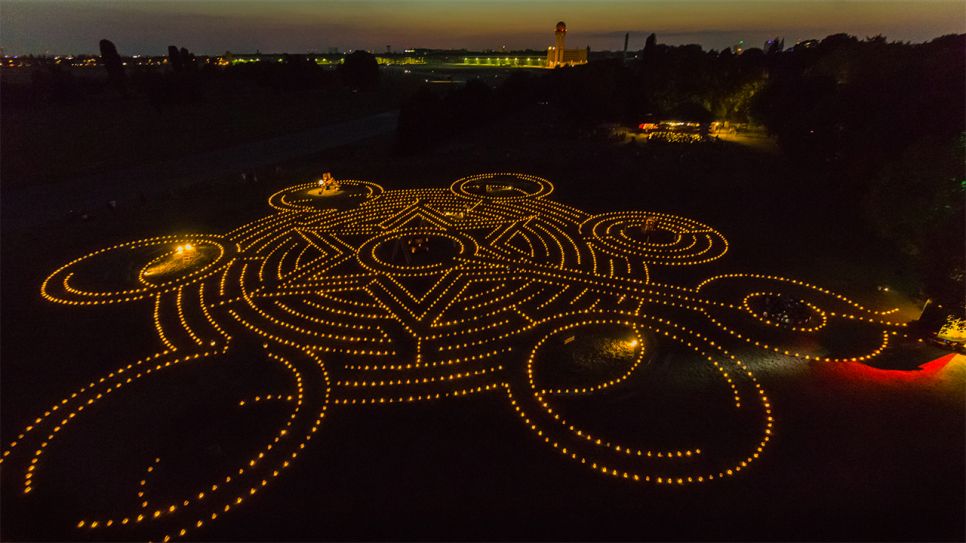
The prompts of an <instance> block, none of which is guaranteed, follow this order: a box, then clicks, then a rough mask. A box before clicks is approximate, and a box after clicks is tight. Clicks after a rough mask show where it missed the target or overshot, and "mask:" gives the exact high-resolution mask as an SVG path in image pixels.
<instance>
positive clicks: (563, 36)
mask: <svg viewBox="0 0 966 543" xmlns="http://www.w3.org/2000/svg"><path fill="white" fill-rule="evenodd" d="M553 35H554V44H553V45H551V46H550V47H548V48H547V68H557V67H559V66H573V65H575V64H585V63H586V62H587V50H586V49H572V50H570V51H568V50H567V24H566V23H564V22H563V21H560V22H558V23H557V28H556V29H555V30H554V32H553Z"/></svg>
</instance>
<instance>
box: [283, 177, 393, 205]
mask: <svg viewBox="0 0 966 543" xmlns="http://www.w3.org/2000/svg"><path fill="white" fill-rule="evenodd" d="M381 194H382V187H380V186H379V185H377V184H375V183H372V182H369V181H360V180H356V179H347V180H343V181H340V182H339V188H338V189H329V190H325V188H324V187H320V186H319V183H318V182H315V183H303V184H301V185H295V186H293V187H288V188H286V189H283V190H280V191H278V192H276V193H275V194H272V195H271V196H269V198H268V205H270V206H272V207H273V208H274V209H277V210H279V211H321V210H325V209H346V208H348V207H355V206H358V205H360V204H362V203H363V202H368V201H372V200H375V199H376V198H379V196H380V195H381Z"/></svg>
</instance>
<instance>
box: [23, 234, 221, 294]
mask: <svg viewBox="0 0 966 543" xmlns="http://www.w3.org/2000/svg"><path fill="white" fill-rule="evenodd" d="M237 250H238V248H237V246H234V245H233V244H231V243H227V242H225V240H223V239H222V238H220V237H218V236H212V235H189V236H161V237H154V238H148V239H144V240H140V241H134V242H129V243H121V244H118V245H114V246H112V247H108V248H106V249H101V250H98V251H95V252H93V253H90V254H88V255H85V256H82V257H80V258H77V259H74V260H72V261H70V262H68V263H67V264H65V265H64V266H61V267H60V268H58V269H57V270H55V271H54V272H53V273H51V274H50V276H48V277H47V278H46V279H45V280H44V282H43V284H42V285H41V287H40V292H41V295H42V296H43V297H44V298H46V299H47V300H49V301H52V302H60V303H66V304H78V305H85V304H86V305H89V304H102V303H118V302H129V301H133V300H138V299H142V298H145V297H149V296H154V295H158V294H161V293H165V292H169V291H172V290H175V289H178V288H181V287H183V286H185V285H189V284H191V283H195V282H198V281H201V280H204V279H205V278H207V277H210V276H211V275H213V274H215V273H217V272H218V271H219V269H220V268H222V267H223V266H225V265H226V264H227V263H228V262H229V261H230V260H231V259H232V258H234V256H235V254H236V253H237ZM101 261H108V262H111V263H113V264H115V270H112V271H117V272H118V273H117V274H115V275H114V276H112V277H109V278H108V280H107V281H105V280H104V279H103V274H96V273H91V272H92V271H95V270H96V269H97V268H98V267H99V265H100V263H101ZM123 262H127V263H128V264H129V265H128V272H129V273H127V274H124V273H123V272H124V270H123V269H121V267H120V266H116V264H120V263H123ZM98 275H100V276H101V278H98V277H97V276H98ZM97 279H100V280H99V281H98V280H97ZM97 282H100V283H101V284H95V283H97Z"/></svg>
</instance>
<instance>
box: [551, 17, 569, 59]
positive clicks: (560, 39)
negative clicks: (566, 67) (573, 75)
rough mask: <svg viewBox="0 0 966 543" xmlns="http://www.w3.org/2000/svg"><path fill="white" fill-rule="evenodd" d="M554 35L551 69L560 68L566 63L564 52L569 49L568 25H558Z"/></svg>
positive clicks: (561, 22) (561, 23)
mask: <svg viewBox="0 0 966 543" xmlns="http://www.w3.org/2000/svg"><path fill="white" fill-rule="evenodd" d="M553 35H554V38H555V39H554V48H553V52H554V55H553V65H552V66H551V68H554V67H557V66H560V65H562V64H563V61H564V51H565V50H566V49H567V24H566V23H564V22H563V21H560V22H559V23H557V29H556V30H555V31H554V33H553Z"/></svg>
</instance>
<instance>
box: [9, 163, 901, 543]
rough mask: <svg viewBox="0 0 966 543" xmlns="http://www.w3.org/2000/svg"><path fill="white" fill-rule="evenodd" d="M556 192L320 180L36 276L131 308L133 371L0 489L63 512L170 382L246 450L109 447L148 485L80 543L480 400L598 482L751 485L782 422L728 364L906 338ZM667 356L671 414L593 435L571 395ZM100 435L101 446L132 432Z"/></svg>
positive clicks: (721, 245)
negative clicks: (138, 332) (79, 442)
mask: <svg viewBox="0 0 966 543" xmlns="http://www.w3.org/2000/svg"><path fill="white" fill-rule="evenodd" d="M552 192H553V185H552V184H551V183H550V182H549V181H547V180H545V179H541V178H539V177H535V176H531V175H524V174H510V173H493V174H481V175H474V176H471V177H466V178H463V179H459V180H457V181H456V182H454V183H453V184H452V185H451V186H450V187H448V188H430V189H415V190H385V189H383V188H382V187H380V186H379V185H377V184H375V183H371V182H368V181H341V183H339V184H338V186H337V187H329V186H324V187H321V186H320V185H319V184H316V183H309V184H304V185H297V186H293V187H290V188H287V189H285V190H282V191H280V192H277V193H275V194H273V195H272V196H271V197H270V198H269V200H268V204H269V206H270V207H271V208H272V212H271V213H270V214H268V215H266V216H264V217H263V218H260V219H258V220H255V221H253V222H251V223H249V224H246V225H244V226H240V227H238V228H236V229H234V230H232V231H230V232H227V233H224V234H220V235H219V234H205V233H199V234H194V235H178V236H160V237H155V238H149V239H143V240H138V241H132V242H129V243H124V244H120V245H116V246H113V247H106V248H102V249H98V250H96V251H94V252H92V253H90V254H87V255H85V256H81V257H80V258H76V259H74V260H71V261H69V262H67V263H66V264H64V265H63V266H62V267H60V268H58V269H56V270H55V271H53V273H51V274H50V275H49V276H48V277H47V278H46V279H45V280H44V281H43V284H42V285H41V287H40V293H41V295H42V296H43V297H44V298H45V299H46V300H49V301H50V302H54V303H59V304H64V305H67V306H84V307H76V308H71V309H73V310H75V311H77V312H78V314H80V313H81V312H95V311H96V310H97V309H96V308H92V307H87V306H98V305H102V304H130V305H131V307H132V314H133V313H137V314H139V315H142V317H143V318H145V325H146V327H148V329H149V328H150V322H151V321H153V331H152V332H151V333H150V334H146V335H145V340H144V353H145V354H144V356H143V357H142V358H140V359H137V360H131V361H120V362H119V363H118V364H117V365H116V367H115V369H113V370H112V371H110V372H108V373H106V374H104V375H98V376H94V377H93V378H92V379H91V380H90V382H89V383H87V384H85V385H84V386H81V387H80V388H77V389H76V390H72V391H69V392H66V393H65V395H64V396H63V397H62V398H55V399H53V398H52V399H51V400H52V401H51V403H50V404H49V406H48V407H47V408H46V409H43V410H42V411H41V412H39V413H37V415H36V417H35V418H33V419H32V420H31V421H30V422H29V424H28V425H27V426H26V427H25V428H23V429H22V431H20V432H18V434H19V435H16V438H15V439H12V440H9V441H8V442H6V443H5V444H4V450H3V459H2V461H3V466H2V467H3V470H4V476H5V478H10V477H17V478H18V483H17V484H18V486H19V488H20V490H21V491H22V493H24V494H26V496H25V497H24V499H38V500H40V499H43V500H52V501H51V502H50V503H49V504H48V505H49V506H50V507H62V505H61V504H58V503H57V502H56V496H54V497H51V496H43V495H42V493H43V489H44V487H45V484H47V483H48V481H53V480H55V479H57V478H59V477H68V476H71V474H72V473H73V471H74V469H75V468H78V466H76V465H73V464H71V458H73V457H72V456H71V453H70V452H69V451H71V450H72V449H71V447H72V445H71V443H72V440H74V439H76V438H77V437H78V436H79V435H80V434H81V433H82V425H83V424H85V423H84V421H85V419H88V418H90V419H94V418H101V419H103V420H104V421H106V424H107V425H108V426H107V427H108V428H110V432H113V433H117V432H122V431H126V430H124V429H131V430H130V431H135V430H141V431H145V432H150V428H140V426H139V424H138V423H137V421H135V422H134V423H131V422H130V421H129V420H127V419H129V418H130V417H131V416H132V415H131V411H130V410H128V409H127V408H125V407H124V406H125V405H128V404H130V405H136V404H137V405H143V404H144V403H146V402H148V401H149V398H151V397H152V396H151V395H152V390H153V389H155V388H156V387H169V388H170V389H171V390H176V391H182V393H183V401H184V402H209V403H210V404H211V405H208V404H204V405H208V407H205V409H204V410H199V411H198V413H197V416H196V417H192V418H191V420H187V419H186V420H184V421H182V422H178V423H177V424H183V425H184V426H185V427H192V428H193V426H192V425H194V424H197V423H198V421H199V420H204V419H205V418H206V417H221V419H223V420H229V419H232V420H241V421H242V423H241V424H243V426H244V427H245V428H246V431H245V432H242V434H244V435H240V436H239V435H233V436H232V437H231V438H230V439H234V440H236V441H237V447H234V448H228V447H220V448H219V450H217V451H216V452H215V453H212V454H208V455H207V456H205V455H201V454H199V455H195V456H192V453H191V451H192V448H191V440H192V438H197V439H200V436H199V434H203V433H204V432H194V433H193V434H191V435H187V436H186V437H185V438H184V441H179V442H176V443H167V444H159V445H157V447H158V450H154V449H150V450H148V448H147V447H144V446H138V447H134V446H131V447H130V450H125V451H122V452H120V453H117V454H123V456H124V457H125V458H131V457H137V462H138V463H139V465H140V468H139V470H140V471H139V472H136V473H128V472H127V471H125V470H120V469H119V470H117V471H116V472H115V473H111V474H108V476H106V477H104V480H101V481H98V482H97V485H95V486H92V487H91V488H90V493H91V494H92V495H93V497H92V498H91V500H90V501H89V502H86V503H84V504H83V505H77V504H74V505H75V506H76V507H78V508H79V509H78V510H77V511H72V512H71V514H73V515H74V516H73V519H72V520H71V521H70V522H71V525H72V526H74V527H75V528H76V530H77V531H78V536H79V537H80V536H81V534H82V533H83V532H88V533H90V532H91V531H97V532H96V534H92V535H88V536H85V537H98V538H101V537H105V538H119V539H130V538H139V537H143V538H156V539H163V540H165V541H167V540H169V539H171V538H174V539H177V538H181V537H189V536H191V535H192V533H193V532H194V531H195V530H198V529H203V528H204V527H205V526H206V525H208V524H210V523H212V522H221V521H222V520H225V522H230V521H231V516H232V515H231V513H232V512H233V511H235V510H236V509H241V508H246V507H250V506H252V504H253V503H254V504H256V505H255V507H257V502H258V498H259V495H260V494H262V493H266V492H271V488H272V484H273V481H275V479H276V478H279V477H284V476H285V475H286V473H287V470H288V469H290V468H291V467H292V466H294V465H297V464H296V463H297V462H312V460H313V450H314V449H317V448H321V447H338V446H340V445H339V444H338V443H333V442H329V441H327V439H326V437H325V436H326V422H327V421H328V420H330V419H332V418H334V417H338V416H339V415H340V413H342V412H344V411H345V410H350V409H351V410H365V411H366V413H367V414H368V415H370V416H372V417H379V416H380V413H381V412H384V410H387V409H406V406H405V405H404V404H408V403H411V402H433V404H434V405H438V407H439V408H440V409H459V408H460V407H461V403H460V402H459V401H457V400H454V398H457V397H463V396H468V395H476V394H483V395H492V396H494V397H497V398H502V399H504V400H505V403H504V404H505V405H506V406H507V415H508V419H507V420H508V421H509V420H511V419H512V420H516V421H517V423H518V424H521V425H522V427H523V428H525V429H526V430H527V431H528V432H530V433H531V434H532V441H533V446H534V447H543V448H544V449H545V450H546V452H547V454H548V456H549V457H550V458H558V459H560V460H561V462H573V463H576V464H578V465H581V466H584V467H586V469H588V470H592V471H594V472H596V473H598V474H599V475H600V476H601V477H606V478H608V479H611V480H613V483H612V484H615V485H658V486H666V485H675V486H676V485H682V486H687V485H695V484H699V483H711V484H713V483H714V482H715V481H717V480H719V479H723V478H729V477H732V476H736V477H737V476H740V475H742V474H743V472H745V471H746V470H753V469H754V468H755V463H756V461H757V460H758V459H759V458H760V457H761V456H763V455H767V454H768V446H769V442H770V441H771V439H772V438H773V436H774V435H775V433H776V431H777V428H776V424H778V423H780V417H778V415H776V413H775V412H774V411H773V405H772V402H771V400H770V399H769V397H768V395H767V393H766V391H765V390H764V389H763V387H762V386H761V385H760V384H759V382H758V380H757V379H756V376H755V375H754V374H753V372H752V371H751V369H750V368H749V367H748V365H746V364H745V363H744V362H743V361H742V360H741V359H740V358H739V356H738V353H739V352H748V351H749V350H759V351H762V352H770V353H773V354H774V353H777V354H780V355H787V357H786V358H785V360H787V362H788V363H789V364H795V363H796V361H826V362H837V361H844V360H848V361H864V360H868V359H869V358H871V357H874V356H876V355H877V354H879V353H880V352H881V351H882V350H883V349H885V348H886V347H887V346H888V345H889V342H890V339H891V338H894V336H897V335H898V334H899V333H900V331H901V329H902V327H903V324H901V323H898V322H893V321H891V320H890V316H889V315H890V313H891V312H890V311H876V310H872V309H868V308H865V307H863V306H861V305H859V304H858V303H856V302H854V301H852V300H850V299H848V298H846V297H844V296H842V295H839V294H836V293H833V292H830V291H828V290H825V289H823V288H821V287H818V286H815V285H812V284H809V283H807V282H804V281H799V280H795V279H789V278H784V277H776V276H771V275H763V274H755V273H746V274H725V275H710V276H708V275H703V276H702V275H701V273H700V269H701V267H702V265H704V264H706V263H710V262H712V261H715V260H717V259H720V258H722V257H723V256H725V254H726V253H727V252H728V241H727V239H726V238H725V237H724V236H723V235H722V234H721V233H719V232H718V231H716V230H715V229H714V228H712V227H711V226H708V225H705V224H702V223H701V222H698V221H696V220H693V219H690V218H686V217H681V216H676V215H671V214H667V213H658V212H645V211H629V212H614V213H604V214H598V215H594V214H589V213H586V212H584V211H581V210H580V209H577V208H574V207H570V206H566V205H562V204H560V203H557V202H554V201H553V200H552V199H551V198H550V196H551V194H552ZM705 267H706V266H705ZM152 335H153V339H150V338H151V336H152ZM843 337H845V338H847V339H848V340H847V341H842V340H841V338H843ZM668 357H671V358H673V359H674V360H675V361H677V362H676V364H678V366H675V367H682V366H681V365H683V367H685V368H687V371H688V375H689V380H688V382H689V383H690V384H689V385H685V384H681V383H679V382H678V381H675V380H674V379H670V378H669V379H668V380H667V382H666V387H665V385H662V387H665V388H671V389H673V387H675V386H680V387H681V388H680V390H677V391H676V393H674V392H675V390H670V391H669V392H668V395H667V397H665V396H660V395H658V396H655V397H654V398H653V401H655V402H662V401H664V400H666V399H669V398H670V399H672V400H673V403H674V404H675V405H680V406H683V407H682V408H681V409H671V408H662V407H661V406H660V405H658V406H655V407H654V409H653V410H652V411H651V412H649V413H651V416H652V419H653V420H654V421H660V424H657V423H655V424H654V427H653V428H651V427H649V426H648V425H647V424H646V423H647V421H648V419H647V416H646V415H647V413H648V412H645V411H642V413H644V414H645V416H644V418H643V421H644V423H641V421H640V420H638V422H637V423H635V424H627V425H626V426H622V423H621V422H620V420H622V419H621V418H620V417H623V416H626V415H627V413H614V418H615V420H610V421H607V422H606V423H601V424H596V423H594V421H592V420H590V419H587V418H585V417H583V416H582V414H581V412H580V410H579V409H575V408H574V405H580V404H579V403H578V404H574V403H568V402H574V401H577V402H589V401H594V400H595V398H598V397H600V398H604V397H607V396H606V395H608V394H614V393H615V391H623V392H622V393H623V394H629V393H632V392H633V390H634V389H635V387H640V386H646V384H647V381H648V379H650V378H651V377H650V376H651V375H652V374H649V373H647V370H648V367H649V365H652V364H655V363H656V362H655V361H656V360H663V359H667V358H668ZM259 372H263V373H259ZM243 375H255V376H261V375H270V376H271V377H270V378H268V377H267V378H265V379H261V378H259V379H258V382H257V383H255V384H254V385H252V388H251V390H250V391H249V392H248V393H246V394H242V395H238V394H237V393H235V392H234V391H235V387H229V386H219V379H234V378H236V377H237V378H241V377H240V376H243ZM195 387H208V388H200V389H196V388H195ZM193 390H198V392H189V391H193ZM645 400H647V398H645ZM125 402H128V404H125ZM218 402H222V403H219V404H218V405H217V406H215V405H214V404H216V403H218ZM199 405H202V404H201V403H200V404H199ZM687 406H692V408H688V407H687ZM259 409H268V410H271V413H274V414H273V415H266V414H265V413H267V411H266V412H261V411H258V410H259ZM259 413H262V415H259ZM246 417H251V418H250V419H249V418H246ZM273 417H274V418H273ZM221 419H219V420H221ZM266 420H269V421H273V422H270V423H264V424H263V421H266ZM125 421H127V422H125ZM245 421H248V422H245ZM615 421H616V422H615ZM776 421H777V422H776ZM145 426H149V425H147V424H145ZM669 427H672V428H675V431H673V432H669V431H668V430H667V429H668V428H669ZM712 427H713V428H715V429H717V430H716V431H708V429H709V428H712ZM75 428H77V430H75ZM211 431H216V430H211ZM226 439H229V438H227V437H226ZM112 443H113V445H112V446H111V449H110V450H109V449H108V448H107V447H105V450H104V451H103V454H115V452H114V448H120V449H124V448H125V443H126V442H125V441H124V439H122V438H119V439H118V440H116V441H113V442H112ZM61 448H63V450H64V451H65V452H58V451H59V450H61ZM387 454H391V452H390V451H387ZM179 455H181V457H182V458H181V460H180V461H179V460H178V458H179ZM202 457H203V458H204V461H202V460H200V458H202ZM499 461H500V460H499V459H497V460H495V462H499ZM179 462H180V463H179ZM333 469H337V467H333ZM481 469H488V468H486V467H481ZM320 491H323V490H321V489H320ZM102 494H104V495H109V499H108V498H102V497H100V496H101V495H102Z"/></svg>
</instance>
